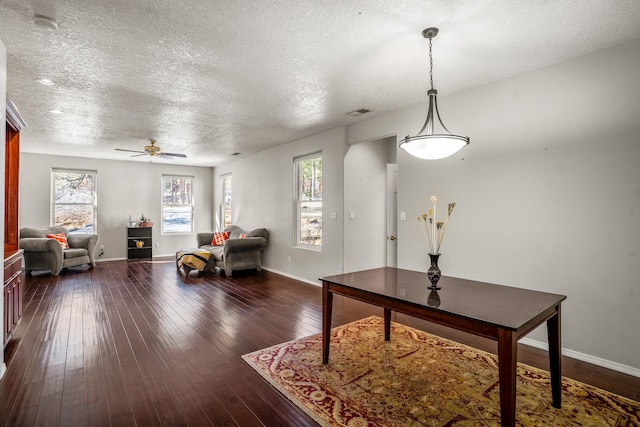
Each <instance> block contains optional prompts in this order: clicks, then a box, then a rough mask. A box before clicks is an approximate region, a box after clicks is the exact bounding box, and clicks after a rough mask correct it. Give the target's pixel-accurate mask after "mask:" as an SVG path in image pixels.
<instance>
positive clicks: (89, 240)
mask: <svg viewBox="0 0 640 427" xmlns="http://www.w3.org/2000/svg"><path fill="white" fill-rule="evenodd" d="M47 234H49V235H56V234H62V235H64V237H65V239H66V241H67V243H68V245H69V247H68V248H65V249H63V246H62V244H61V243H60V242H59V241H58V240H56V239H54V238H48V237H47ZM98 240H99V238H98V235H97V234H83V233H71V234H70V233H69V230H67V229H66V228H65V227H49V228H46V229H43V230H39V229H36V228H21V229H20V238H19V240H18V246H19V247H20V248H21V249H23V250H24V265H25V271H26V273H27V274H31V272H32V271H34V270H51V274H52V275H54V276H57V275H58V274H60V270H62V269H63V268H67V267H73V266H76V265H82V264H89V265H90V266H91V267H95V266H96V260H95V256H96V248H97V246H98Z"/></svg>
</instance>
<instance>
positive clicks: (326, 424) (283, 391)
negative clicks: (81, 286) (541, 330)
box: [241, 316, 640, 427]
mask: <svg viewBox="0 0 640 427" xmlns="http://www.w3.org/2000/svg"><path fill="white" fill-rule="evenodd" d="M374 321H379V322H383V319H382V318H381V317H379V316H369V317H366V318H363V319H359V320H356V321H353V322H350V323H346V324H344V325H339V326H336V327H334V328H332V329H331V336H332V338H333V337H334V335H335V333H336V332H338V331H341V330H344V329H346V328H349V327H350V326H351V325H356V324H359V323H366V322H374ZM391 323H392V329H393V328H394V327H401V328H405V329H408V330H411V331H414V332H416V333H417V334H422V335H424V336H430V337H435V338H436V339H439V340H440V341H442V342H443V343H446V344H447V345H451V346H454V347H458V348H461V349H469V350H470V351H472V352H476V353H477V354H479V355H481V356H483V357H486V358H488V359H492V360H494V361H495V364H496V369H497V355H495V354H493V353H490V352H487V351H484V350H481V349H478V348H475V347H472V346H468V345H466V344H462V343H459V342H456V341H453V340H449V339H447V338H442V337H440V336H438V335H434V334H431V333H429V332H425V331H422V330H419V329H416V328H413V327H411V326H407V325H403V324H401V323H397V322H391ZM320 337H321V334H320V333H318V334H312V335H308V336H305V337H302V338H296V339H293V340H290V341H286V342H282V343H279V344H275V345H273V346H270V347H266V348H263V349H260V350H256V351H253V352H251V353H247V354H244V355H242V356H241V357H242V359H243V360H244V361H245V362H246V363H247V364H248V365H249V366H250V367H251V368H252V369H253V370H254V371H256V373H258V374H259V375H260V376H261V377H262V378H264V379H265V380H266V381H267V382H268V383H269V384H270V385H271V386H272V387H273V388H275V389H276V390H277V391H278V392H280V393H281V394H282V395H283V396H284V397H286V398H287V399H288V400H290V401H291V402H292V403H293V404H295V405H296V406H297V407H298V408H300V409H301V410H303V411H304V412H305V413H306V414H307V415H308V416H309V417H311V418H312V419H313V420H314V421H315V422H317V423H318V424H320V425H321V426H323V427H331V426H333V425H335V424H333V423H331V422H329V421H327V420H326V419H324V418H323V417H322V416H321V415H319V414H318V413H316V412H315V411H314V410H313V409H312V408H310V407H308V406H307V405H306V404H305V402H304V401H302V400H300V399H299V398H298V397H297V396H296V395H295V394H293V393H292V392H290V391H288V390H287V389H286V388H284V387H283V386H282V385H281V384H279V382H278V381H277V379H275V378H272V377H271V376H270V375H269V374H268V373H267V372H265V371H263V369H262V367H260V366H259V365H258V364H256V363H254V361H253V360H252V356H254V355H257V354H260V353H264V352H268V351H272V350H275V349H282V348H286V347H288V346H290V345H292V344H294V343H296V342H304V341H311V340H319V339H321V338H320ZM518 369H519V370H520V369H522V370H524V371H529V372H531V373H533V374H535V375H539V376H549V371H547V370H544V369H539V368H536V367H533V366H530V365H527V364H525V363H521V362H518ZM562 383H563V384H566V385H569V386H577V387H582V388H583V389H585V390H589V391H591V392H593V393H595V394H602V395H605V396H607V395H608V396H612V397H614V398H616V399H618V400H619V401H620V402H621V403H623V404H625V405H628V406H631V407H637V406H639V405H640V404H639V403H638V402H637V401H635V400H633V399H629V398H627V397H624V396H621V395H618V394H616V393H612V392H609V391H607V390H604V389H601V388H598V387H595V386H592V385H590V384H586V383H583V382H580V381H577V380H574V379H571V378H568V377H565V376H563V377H562ZM563 403H564V401H563Z"/></svg>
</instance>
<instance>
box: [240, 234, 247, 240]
mask: <svg viewBox="0 0 640 427" xmlns="http://www.w3.org/2000/svg"><path fill="white" fill-rule="evenodd" d="M238 237H239V238H240V239H246V238H247V235H246V234H244V233H240V236H238Z"/></svg>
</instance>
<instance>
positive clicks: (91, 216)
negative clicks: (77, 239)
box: [51, 170, 97, 233]
mask: <svg viewBox="0 0 640 427" xmlns="http://www.w3.org/2000/svg"><path fill="white" fill-rule="evenodd" d="M52 177H53V195H52V198H53V209H52V213H53V217H52V220H51V222H52V224H53V225H57V226H63V227H66V228H68V229H69V231H70V232H78V233H95V232H96V226H95V225H96V208H97V206H96V201H97V197H96V178H97V174H96V172H95V171H83V170H53V172H52Z"/></svg>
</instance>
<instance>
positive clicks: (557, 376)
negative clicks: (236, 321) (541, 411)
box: [547, 305, 562, 408]
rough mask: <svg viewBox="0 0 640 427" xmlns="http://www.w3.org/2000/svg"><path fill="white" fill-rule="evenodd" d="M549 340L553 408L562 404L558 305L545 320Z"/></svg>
mask: <svg viewBox="0 0 640 427" xmlns="http://www.w3.org/2000/svg"><path fill="white" fill-rule="evenodd" d="M547 339H548V340H549V373H550V374H551V402H552V405H553V406H554V408H560V407H561V406H562V389H561V387H562V350H561V349H562V340H561V334H560V306H559V305H558V308H557V313H556V315H555V316H553V317H551V318H549V319H548V320H547Z"/></svg>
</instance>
